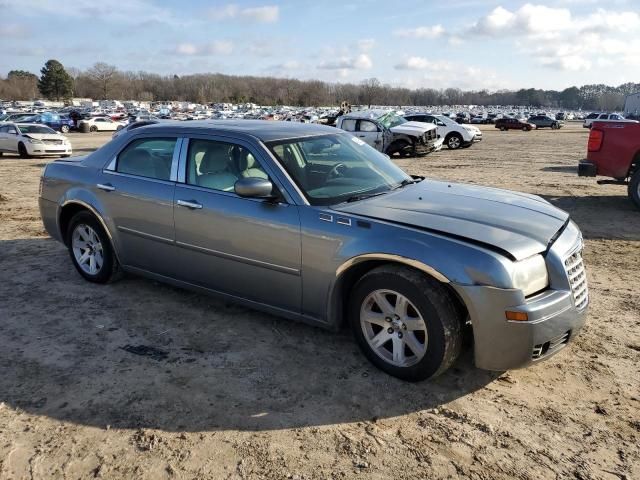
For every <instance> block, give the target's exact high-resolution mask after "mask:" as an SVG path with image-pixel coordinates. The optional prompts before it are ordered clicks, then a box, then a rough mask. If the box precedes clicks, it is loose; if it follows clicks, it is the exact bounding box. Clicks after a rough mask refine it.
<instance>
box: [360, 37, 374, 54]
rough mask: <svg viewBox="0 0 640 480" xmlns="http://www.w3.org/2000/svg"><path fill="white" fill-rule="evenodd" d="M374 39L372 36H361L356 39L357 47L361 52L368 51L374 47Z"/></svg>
mask: <svg viewBox="0 0 640 480" xmlns="http://www.w3.org/2000/svg"><path fill="white" fill-rule="evenodd" d="M375 45H376V41H375V40H374V39H373V38H363V39H361V40H358V49H359V50H360V51H361V52H368V51H370V50H371V49H372V48H373V47H375Z"/></svg>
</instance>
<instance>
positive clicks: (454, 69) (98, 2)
mask: <svg viewBox="0 0 640 480" xmlns="http://www.w3.org/2000/svg"><path fill="white" fill-rule="evenodd" d="M0 17H1V18H2V21H0V46H1V48H0V75H6V74H7V73H8V71H10V70H13V69H22V70H28V71H31V72H34V73H38V72H39V70H40V68H41V67H42V65H43V64H44V63H45V62H46V61H47V60H48V59H50V58H55V59H57V60H59V61H61V62H62V63H63V65H65V67H67V68H69V67H75V68H78V69H81V70H82V69H86V68H89V67H90V66H91V65H93V64H94V63H96V62H106V63H109V64H113V65H115V66H117V67H118V68H119V69H120V70H132V71H139V70H144V71H148V72H154V73H159V74H163V75H173V74H177V75H184V74H190V73H207V72H220V73H226V74H232V75H258V76H276V77H288V78H300V79H320V80H325V81H331V82H355V83H358V82H360V81H362V80H363V79H366V78H373V77H375V78H377V79H379V80H380V81H381V82H382V83H385V84H390V85H393V86H404V87H409V88H421V87H426V88H438V89H440V88H449V87H454V88H461V89H463V90H479V89H489V90H498V89H518V88H544V89H563V88H566V87H569V86H572V85H577V86H580V85H584V84H590V83H605V84H608V85H619V84H621V83H625V82H640V0H593V1H592V0H558V1H555V2H531V3H529V2H519V1H517V0H509V1H493V0H459V1H456V0H438V1H430V0H402V1H401V2H399V1H394V0H388V1H379V0H378V1H374V0H342V1H334V0H311V1H308V0H282V1H277V0H266V1H264V2H262V1H261V0H252V1H244V0H237V1H235V2H232V3H229V2H226V1H211V0H209V1H204V0H192V1H189V0H182V1H169V0H74V1H65V0H56V1H54V0H20V1H19V2H17V1H15V0H0Z"/></svg>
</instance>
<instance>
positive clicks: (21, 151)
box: [18, 142, 31, 158]
mask: <svg viewBox="0 0 640 480" xmlns="http://www.w3.org/2000/svg"><path fill="white" fill-rule="evenodd" d="M18 155H20V158H31V155H29V152H28V151H27V147H25V145H24V143H22V142H20V143H19V144H18Z"/></svg>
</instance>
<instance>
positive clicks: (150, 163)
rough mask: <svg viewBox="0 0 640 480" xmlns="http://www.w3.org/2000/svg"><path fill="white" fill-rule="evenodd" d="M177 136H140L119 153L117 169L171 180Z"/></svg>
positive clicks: (122, 171)
mask: <svg viewBox="0 0 640 480" xmlns="http://www.w3.org/2000/svg"><path fill="white" fill-rule="evenodd" d="M176 141H177V139H176V138H139V139H138V140H134V141H133V142H131V143H130V144H129V145H127V146H126V147H125V149H124V150H122V152H120V154H119V155H118V160H117V162H116V171H117V172H120V173H127V174H129V175H138V176H140V177H148V178H156V179H158V180H169V179H170V178H171V161H172V159H173V151H174V149H175V146H176Z"/></svg>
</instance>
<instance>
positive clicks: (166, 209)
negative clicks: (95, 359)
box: [95, 134, 182, 276]
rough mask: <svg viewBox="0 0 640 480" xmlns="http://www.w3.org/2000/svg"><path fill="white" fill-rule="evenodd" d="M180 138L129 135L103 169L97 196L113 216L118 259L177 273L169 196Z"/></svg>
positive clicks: (159, 270) (135, 264) (159, 271)
mask: <svg viewBox="0 0 640 480" xmlns="http://www.w3.org/2000/svg"><path fill="white" fill-rule="evenodd" d="M181 144H182V139H180V138H178V137H177V136H172V135H155V136H150V135H148V134H147V135H141V136H137V137H135V138H133V139H132V140H131V141H130V142H129V143H128V144H127V145H126V146H125V147H124V148H123V149H122V150H121V151H120V152H119V153H118V154H117V155H116V157H115V158H113V159H112V161H111V162H110V163H109V165H108V166H107V168H106V169H104V170H103V171H102V174H101V176H100V177H101V178H100V181H99V183H98V184H97V185H96V186H95V191H96V195H97V196H98V199H99V200H100V202H101V203H102V204H103V205H104V207H105V210H106V212H107V214H108V215H109V216H110V217H111V218H112V220H113V222H114V224H115V226H116V229H117V235H118V254H119V258H120V261H121V262H122V263H124V264H125V265H127V266H130V267H135V268H140V269H143V270H147V271H151V272H154V273H158V274H161V275H165V276H174V275H175V266H174V263H175V245H174V225H173V195H174V190H175V179H176V172H177V166H178V163H177V162H178V154H179V150H180V145H181Z"/></svg>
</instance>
